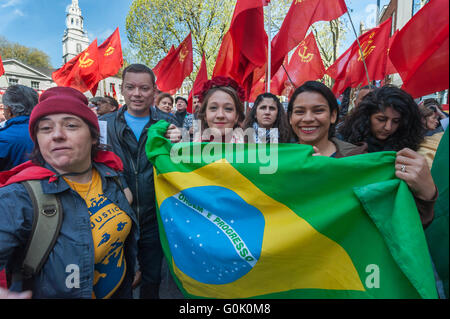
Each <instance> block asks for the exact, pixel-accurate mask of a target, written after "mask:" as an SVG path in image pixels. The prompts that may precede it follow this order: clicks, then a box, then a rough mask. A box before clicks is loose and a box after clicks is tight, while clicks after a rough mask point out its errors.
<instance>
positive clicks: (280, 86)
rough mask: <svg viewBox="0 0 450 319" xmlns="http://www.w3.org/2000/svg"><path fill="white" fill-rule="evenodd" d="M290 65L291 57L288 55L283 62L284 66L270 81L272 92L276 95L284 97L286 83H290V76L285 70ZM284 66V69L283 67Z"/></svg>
mask: <svg viewBox="0 0 450 319" xmlns="http://www.w3.org/2000/svg"><path fill="white" fill-rule="evenodd" d="M288 64H289V56H288V55H286V56H285V58H284V60H283V65H281V66H280V68H279V69H278V71H277V73H275V75H274V76H273V77H272V80H271V81H270V92H271V93H273V94H275V95H282V94H283V91H284V89H285V86H286V85H285V84H286V81H288V76H287V74H286V71H285V69H287V67H288ZM283 66H284V67H283Z"/></svg>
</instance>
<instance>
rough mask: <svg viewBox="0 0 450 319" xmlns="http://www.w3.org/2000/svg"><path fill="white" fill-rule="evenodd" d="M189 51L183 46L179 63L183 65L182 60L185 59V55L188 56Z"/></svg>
mask: <svg viewBox="0 0 450 319" xmlns="http://www.w3.org/2000/svg"><path fill="white" fill-rule="evenodd" d="M188 53H189V51H188V49H187V48H186V46H183V48H182V49H181V51H180V62H181V63H183V62H184V60H185V59H186V57H187V55H188Z"/></svg>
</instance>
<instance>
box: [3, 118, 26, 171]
mask: <svg viewBox="0 0 450 319" xmlns="http://www.w3.org/2000/svg"><path fill="white" fill-rule="evenodd" d="M29 119H30V117H29V116H17V117H14V118H12V119H10V120H8V121H7V122H6V123H5V126H3V127H2V128H0V171H7V170H9V169H11V168H13V167H16V166H17V165H20V164H22V163H24V162H26V161H28V160H29V156H28V155H29V154H31V152H32V151H33V147H34V144H33V141H32V140H31V138H30V134H29V133H28V121H29Z"/></svg>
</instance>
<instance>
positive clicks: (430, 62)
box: [389, 0, 449, 98]
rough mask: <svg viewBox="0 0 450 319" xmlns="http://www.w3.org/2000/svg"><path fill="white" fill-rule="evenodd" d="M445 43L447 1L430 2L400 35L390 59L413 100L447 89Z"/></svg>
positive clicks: (447, 74)
mask: <svg viewBox="0 0 450 319" xmlns="http://www.w3.org/2000/svg"><path fill="white" fill-rule="evenodd" d="M448 41H449V1H448V0H431V1H430V2H429V3H428V4H426V5H425V6H424V7H423V8H422V9H421V10H419V12H417V13H416V15H415V16H414V17H413V18H412V19H411V20H410V21H409V22H408V23H407V24H406V25H405V26H404V27H403V28H402V29H401V30H400V31H399V33H398V35H397V37H396V38H395V40H394V42H393V43H392V47H391V50H390V53H389V57H390V58H391V61H392V63H393V64H394V66H395V68H396V69H397V71H398V73H400V76H401V77H402V80H403V89H404V90H405V91H407V92H408V93H410V94H411V95H412V96H413V97H415V98H417V97H421V96H424V95H427V94H429V93H435V92H439V91H443V90H445V89H448V87H449V42H448Z"/></svg>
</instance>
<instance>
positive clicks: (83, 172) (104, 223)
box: [0, 87, 138, 298]
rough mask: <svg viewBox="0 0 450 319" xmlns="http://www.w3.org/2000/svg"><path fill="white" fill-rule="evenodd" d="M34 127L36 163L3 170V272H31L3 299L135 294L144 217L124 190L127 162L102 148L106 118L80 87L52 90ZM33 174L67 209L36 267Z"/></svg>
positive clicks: (32, 121)
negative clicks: (30, 256)
mask: <svg viewBox="0 0 450 319" xmlns="http://www.w3.org/2000/svg"><path fill="white" fill-rule="evenodd" d="M29 131H30V136H31V138H32V140H33V141H34V142H35V149H34V152H33V156H32V161H29V162H27V163H24V164H22V165H20V166H18V167H16V168H14V169H12V170H11V171H8V172H2V173H0V203H1V205H2V211H3V214H4V215H5V216H4V218H2V223H0V270H2V269H4V268H6V271H7V273H10V274H16V275H17V274H19V275H22V278H23V280H21V281H18V280H13V282H12V283H10V287H9V290H4V289H1V288H0V298H2V297H3V298H10V297H12V298H29V297H32V298H132V291H131V283H132V280H133V278H134V269H135V260H136V250H137V244H136V242H137V237H138V230H137V226H136V225H137V220H136V216H135V213H134V212H133V210H132V209H131V207H130V201H131V198H130V197H128V198H127V196H126V195H125V194H124V191H128V192H129V190H128V188H127V185H126V182H125V180H124V179H123V178H122V176H121V173H120V171H121V170H122V168H123V164H122V162H121V161H120V159H119V158H118V157H117V156H116V155H115V154H113V153H111V152H106V151H103V150H101V149H100V148H99V125H98V120H97V116H96V115H95V114H94V113H93V112H92V111H91V110H90V109H89V107H88V100H87V98H86V97H85V96H84V95H83V94H82V93H81V92H79V91H77V90H75V89H72V88H67V87H55V88H51V89H49V90H47V91H46V92H44V94H42V96H41V98H40V100H39V103H38V104H37V105H36V107H35V108H34V109H33V112H32V113H31V116H30V122H29ZM28 180H39V181H40V187H41V188H42V191H43V193H44V194H49V195H50V196H53V195H55V196H56V198H57V199H58V201H59V202H60V207H61V210H62V213H61V214H60V215H61V222H60V223H59V226H58V228H59V232H57V234H58V235H57V237H56V238H55V240H54V243H53V244H52V246H51V247H44V248H50V252H49V254H48V256H47V257H46V258H44V259H43V260H42V262H41V263H40V265H39V266H38V267H36V268H33V267H29V265H24V258H23V256H24V255H25V253H26V251H25V250H24V247H27V246H28V245H29V240H30V238H31V234H32V229H34V227H35V226H33V225H34V223H36V220H37V218H36V217H35V216H34V204H33V201H32V199H31V197H30V193H29V192H28V191H27V189H26V187H25V186H24V185H23V183H22V182H25V181H28ZM37 229H39V228H37ZM23 269H25V270H30V269H31V270H32V271H27V272H26V273H24V272H23V271H22V270H23ZM12 278H18V276H13V277H12ZM16 292H17V294H16ZM20 292H22V294H19V293H20ZM23 292H26V293H25V294H24V293H23Z"/></svg>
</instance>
